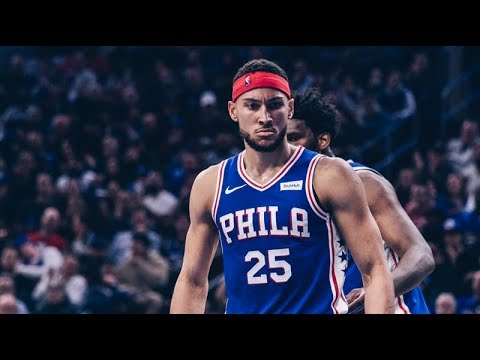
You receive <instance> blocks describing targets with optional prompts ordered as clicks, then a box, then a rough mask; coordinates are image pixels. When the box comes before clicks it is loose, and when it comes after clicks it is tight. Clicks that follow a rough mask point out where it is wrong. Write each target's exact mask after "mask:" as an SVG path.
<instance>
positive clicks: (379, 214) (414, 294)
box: [287, 89, 435, 314]
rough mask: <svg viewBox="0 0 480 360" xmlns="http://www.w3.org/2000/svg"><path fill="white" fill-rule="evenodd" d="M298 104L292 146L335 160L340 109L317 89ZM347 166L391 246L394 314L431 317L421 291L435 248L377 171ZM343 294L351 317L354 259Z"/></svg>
mask: <svg viewBox="0 0 480 360" xmlns="http://www.w3.org/2000/svg"><path fill="white" fill-rule="evenodd" d="M294 99H295V116H294V117H293V118H292V119H289V120H288V129H287V139H288V141H289V142H290V143H291V144H294V145H303V146H305V147H306V148H308V149H311V150H314V151H317V152H320V153H322V154H325V155H328V156H330V157H334V154H333V152H332V150H331V148H330V142H331V140H332V139H333V138H334V137H335V136H336V135H337V133H338V128H339V123H338V116H337V115H338V112H337V110H336V108H335V107H334V106H333V105H331V104H329V103H327V102H326V101H325V100H324V99H323V98H322V95H321V93H320V92H319V91H318V89H310V90H308V91H306V92H305V93H303V94H295V96H294ZM348 162H349V164H350V166H352V167H353V169H354V170H355V171H356V172H357V174H358V175H359V176H360V179H361V180H362V183H363V187H364V189H365V193H366V195H367V201H368V205H369V207H370V210H371V212H372V214H373V216H374V218H375V220H376V222H377V224H378V227H379V228H380V232H381V234H382V237H383V239H384V241H385V243H386V245H387V246H386V247H385V251H386V255H387V259H388V262H389V266H390V268H391V269H392V276H393V282H394V288H395V296H397V298H396V300H395V313H399V314H407V313H413V314H426V313H429V310H428V308H427V305H426V303H425V300H424V298H423V294H422V291H421V289H420V287H419V285H420V283H421V282H422V281H423V279H424V278H425V277H426V276H427V275H428V274H430V273H431V272H432V271H433V270H434V268H435V262H434V259H433V255H432V251H431V249H430V247H429V246H428V244H427V242H426V241H425V239H424V238H423V236H422V234H421V233H420V232H419V231H418V229H417V228H416V226H415V225H414V224H413V222H412V221H411V220H410V218H409V217H408V215H407V213H406V212H405V211H404V210H403V208H402V206H401V205H400V203H399V201H398V198H397V196H396V194H395V190H394V189H393V187H392V185H391V184H390V182H389V181H388V180H387V179H385V178H384V177H383V176H382V175H381V174H380V173H378V172H377V171H375V170H374V169H371V168H369V167H366V166H364V165H362V164H359V163H355V162H353V161H351V160H349V161H348ZM344 291H345V293H346V294H347V300H348V301H349V310H350V312H355V311H359V310H361V309H362V304H363V294H364V292H363V289H362V279H361V276H360V275H359V272H358V269H357V267H356V265H355V263H354V262H353V261H352V259H351V257H350V256H349V264H348V269H347V273H346V280H345V287H344Z"/></svg>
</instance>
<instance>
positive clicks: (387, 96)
mask: <svg viewBox="0 0 480 360" xmlns="http://www.w3.org/2000/svg"><path fill="white" fill-rule="evenodd" d="M378 102H379V103H380V106H381V107H382V111H384V112H385V113H386V114H387V115H388V116H389V117H390V118H391V119H392V120H404V119H407V118H410V117H412V116H413V115H414V114H415V112H416V110H417V105H416V102H415V97H414V95H413V93H412V92H411V91H410V90H409V89H407V88H406V87H405V86H404V85H403V83H402V74H401V72H400V71H398V70H392V71H390V73H389V74H388V79H387V84H386V85H385V88H384V90H383V92H382V93H381V94H380V96H379V98H378Z"/></svg>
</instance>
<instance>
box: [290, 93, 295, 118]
mask: <svg viewBox="0 0 480 360" xmlns="http://www.w3.org/2000/svg"><path fill="white" fill-rule="evenodd" d="M294 113H295V101H294V100H293V98H292V99H289V100H288V118H289V119H291V118H293V114H294Z"/></svg>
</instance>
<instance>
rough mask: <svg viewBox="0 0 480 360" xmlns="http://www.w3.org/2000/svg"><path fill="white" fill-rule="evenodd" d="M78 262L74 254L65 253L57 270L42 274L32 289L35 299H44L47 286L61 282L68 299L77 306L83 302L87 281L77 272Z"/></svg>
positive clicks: (79, 306)
mask: <svg viewBox="0 0 480 360" xmlns="http://www.w3.org/2000/svg"><path fill="white" fill-rule="evenodd" d="M78 272H79V263H78V260H77V258H76V257H75V256H73V255H67V256H65V258H64V260H63V264H62V266H60V269H59V270H58V272H53V271H50V272H48V273H46V274H44V275H43V276H42V278H41V280H40V281H39V282H38V283H37V286H36V287H35V289H34V290H33V298H34V299H35V300H36V301H40V300H41V299H44V298H45V296H46V292H47V290H48V287H49V285H50V284H52V283H59V284H62V285H63V287H64V291H65V295H66V297H67V299H68V301H69V302H70V303H71V304H72V305H73V306H76V307H77V308H81V306H82V305H83V304H84V301H85V297H86V293H87V281H86V279H85V277H84V276H83V275H80V274H79V273H78Z"/></svg>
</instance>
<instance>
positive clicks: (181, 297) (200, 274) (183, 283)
mask: <svg viewBox="0 0 480 360" xmlns="http://www.w3.org/2000/svg"><path fill="white" fill-rule="evenodd" d="M217 173H218V165H217V166H213V167H210V168H208V169H206V170H204V171H202V172H201V173H200V174H199V175H198V176H197V178H196V179H195V182H194V183H193V186H192V191H191V194H190V227H189V229H188V232H187V237H186V240H185V254H184V257H183V264H182V269H181V271H180V274H179V276H178V279H177V282H176V284H175V288H174V291H173V295H172V302H171V306H170V313H172V314H177V313H187V314H203V313H204V312H205V304H206V299H207V295H208V273H209V270H210V266H211V264H212V260H213V257H214V255H215V251H216V250H217V246H218V232H217V229H216V227H215V224H214V223H213V219H212V216H211V207H212V203H213V197H214V191H215V182H216V177H217Z"/></svg>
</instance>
